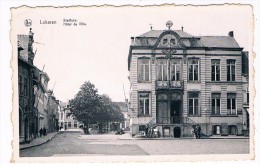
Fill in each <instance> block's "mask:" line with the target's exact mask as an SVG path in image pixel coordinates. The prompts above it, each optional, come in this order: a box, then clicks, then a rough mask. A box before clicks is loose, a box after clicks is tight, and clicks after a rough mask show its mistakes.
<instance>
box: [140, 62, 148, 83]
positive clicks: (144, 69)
mask: <svg viewBox="0 0 260 166" xmlns="http://www.w3.org/2000/svg"><path fill="white" fill-rule="evenodd" d="M147 81H150V61H149V59H138V82H147Z"/></svg>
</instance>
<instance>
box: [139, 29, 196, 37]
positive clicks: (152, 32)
mask: <svg viewBox="0 0 260 166" xmlns="http://www.w3.org/2000/svg"><path fill="white" fill-rule="evenodd" d="M165 31H166V30H150V31H148V32H146V33H144V34H142V35H139V36H137V37H153V38H158V37H159V36H160V35H161V33H163V32H165ZM174 32H176V33H177V34H178V35H179V36H180V37H181V38H192V37H193V36H192V35H190V34H188V33H186V32H184V31H182V30H174Z"/></svg>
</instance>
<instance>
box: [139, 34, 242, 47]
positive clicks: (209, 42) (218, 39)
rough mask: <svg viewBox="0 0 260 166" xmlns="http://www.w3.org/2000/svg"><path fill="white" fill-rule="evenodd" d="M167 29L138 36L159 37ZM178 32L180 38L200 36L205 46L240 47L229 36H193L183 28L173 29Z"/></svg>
mask: <svg viewBox="0 0 260 166" xmlns="http://www.w3.org/2000/svg"><path fill="white" fill-rule="evenodd" d="M165 31H166V30H150V31H148V32H146V33H144V34H142V35H139V36H137V38H141V37H147V38H158V37H159V36H160V35H161V34H162V33H163V32H165ZM173 31H174V32H176V33H177V34H178V35H179V36H180V38H193V37H194V38H198V39H200V43H201V44H202V46H204V47H225V48H239V45H238V43H237V42H236V40H235V39H234V38H233V37H229V36H199V37H198V36H192V35H191V34H188V33H186V32H184V31H182V30H173Z"/></svg>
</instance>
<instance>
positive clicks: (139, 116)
mask: <svg viewBox="0 0 260 166" xmlns="http://www.w3.org/2000/svg"><path fill="white" fill-rule="evenodd" d="M137 117H138V118H145V117H152V115H137Z"/></svg>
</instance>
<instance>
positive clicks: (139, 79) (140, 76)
mask: <svg viewBox="0 0 260 166" xmlns="http://www.w3.org/2000/svg"><path fill="white" fill-rule="evenodd" d="M142 68H143V65H141V64H139V65H138V81H139V82H140V81H143V78H142V76H143V70H142Z"/></svg>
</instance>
